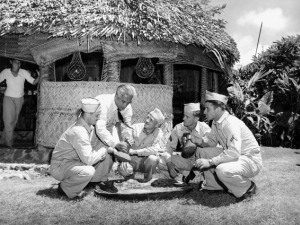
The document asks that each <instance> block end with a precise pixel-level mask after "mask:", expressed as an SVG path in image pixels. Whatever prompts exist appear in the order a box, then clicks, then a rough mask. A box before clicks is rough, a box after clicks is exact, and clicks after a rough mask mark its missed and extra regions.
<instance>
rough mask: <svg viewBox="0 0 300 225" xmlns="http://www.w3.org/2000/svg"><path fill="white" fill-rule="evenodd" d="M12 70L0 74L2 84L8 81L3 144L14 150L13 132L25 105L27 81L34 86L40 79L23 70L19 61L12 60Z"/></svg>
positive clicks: (5, 94)
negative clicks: (25, 85)
mask: <svg viewBox="0 0 300 225" xmlns="http://www.w3.org/2000/svg"><path fill="white" fill-rule="evenodd" d="M10 63H11V68H8V69H4V70H3V71H2V72H1V73H0V83H1V82H2V81H4V80H6V85H7V88H6V90H5V92H4V98H3V122H4V130H3V133H2V137H1V143H4V144H5V145H6V146H8V147H10V148H12V146H13V132H14V129H15V127H16V124H17V122H18V118H19V114H20V112H21V109H22V106H23V103H24V84H25V80H27V81H28V82H29V83H31V84H32V85H36V84H37V83H38V82H39V72H38V71H36V72H37V74H38V77H37V78H36V79H34V78H33V77H32V76H31V75H30V73H29V72H28V71H27V70H24V69H21V62H20V60H18V59H12V60H10Z"/></svg>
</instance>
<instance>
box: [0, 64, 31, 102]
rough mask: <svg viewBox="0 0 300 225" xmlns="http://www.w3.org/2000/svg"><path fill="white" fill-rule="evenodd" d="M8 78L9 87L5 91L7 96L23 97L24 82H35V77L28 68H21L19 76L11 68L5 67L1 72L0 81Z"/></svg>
mask: <svg viewBox="0 0 300 225" xmlns="http://www.w3.org/2000/svg"><path fill="white" fill-rule="evenodd" d="M4 80H6V85H7V88H6V90H5V92H4V95H5V96H8V97H13V98H21V97H23V96H24V83H25V80H27V81H28V82H29V83H31V84H33V82H34V78H33V77H32V76H31V75H30V73H29V72H28V71H26V70H23V69H19V72H18V76H16V77H15V76H14V75H13V74H12V72H11V70H10V69H4V70H3V71H2V72H1V73H0V83H1V82H2V81H4Z"/></svg>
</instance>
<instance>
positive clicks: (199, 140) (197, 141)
mask: <svg viewBox="0 0 300 225" xmlns="http://www.w3.org/2000/svg"><path fill="white" fill-rule="evenodd" d="M191 142H193V143H194V144H195V145H197V147H199V146H201V144H202V138H199V137H196V136H194V135H191Z"/></svg>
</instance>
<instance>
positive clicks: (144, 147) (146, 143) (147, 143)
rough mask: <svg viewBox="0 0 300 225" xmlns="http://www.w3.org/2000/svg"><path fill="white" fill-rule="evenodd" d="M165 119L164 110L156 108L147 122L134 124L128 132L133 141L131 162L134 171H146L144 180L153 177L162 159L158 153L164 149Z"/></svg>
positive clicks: (149, 115) (130, 150)
mask: <svg viewBox="0 0 300 225" xmlns="http://www.w3.org/2000/svg"><path fill="white" fill-rule="evenodd" d="M164 120H165V117H164V115H163V114H162V112H161V111H160V110H159V109H157V108H155V109H154V110H153V111H151V112H150V113H149V114H148V115H147V118H146V120H145V123H138V124H134V125H133V126H132V128H133V129H132V130H131V132H130V133H129V134H127V136H129V138H128V140H131V142H132V146H131V148H130V149H129V154H130V155H131V162H130V164H131V165H132V167H133V173H134V172H136V171H139V172H143V173H145V174H144V180H143V181H142V182H148V181H150V180H151V179H152V174H153V172H154V171H155V169H156V166H157V165H158V163H159V161H160V158H159V156H158V153H159V152H162V151H164V141H163V138H164V137H163V132H162V130H161V129H160V126H161V124H162V123H163V122H164ZM133 175H134V174H133Z"/></svg>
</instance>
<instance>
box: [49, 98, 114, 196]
mask: <svg viewBox="0 0 300 225" xmlns="http://www.w3.org/2000/svg"><path fill="white" fill-rule="evenodd" d="M81 103H82V107H81V114H80V115H79V117H78V119H77V121H76V122H75V123H74V124H73V125H72V126H70V127H69V128H68V129H67V130H66V131H65V132H64V133H63V134H62V135H61V137H60V139H59V140H58V142H57V144H56V146H55V148H54V150H53V153H52V158H51V165H50V168H49V171H50V174H51V175H52V176H53V177H54V178H55V179H57V180H59V181H61V183H60V185H59V189H60V190H62V191H63V192H64V193H65V194H66V195H67V196H68V197H69V198H74V197H81V196H82V195H83V194H84V192H82V190H83V189H84V187H85V186H86V185H87V184H88V183H89V182H99V187H100V188H101V189H102V190H104V191H109V192H117V189H116V188H115V187H114V186H113V184H112V182H109V181H108V173H109V172H110V170H111V168H112V165H113V160H112V157H111V155H110V154H108V153H113V152H114V151H116V150H115V149H113V148H107V147H104V146H103V145H102V146H99V145H98V147H97V148H93V146H92V139H95V128H94V125H95V124H96V121H97V118H98V115H99V111H97V109H98V108H99V106H100V102H99V101H98V100H96V99H94V98H86V99H82V100H81ZM99 143H100V142H99ZM94 147H95V146H94Z"/></svg>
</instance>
